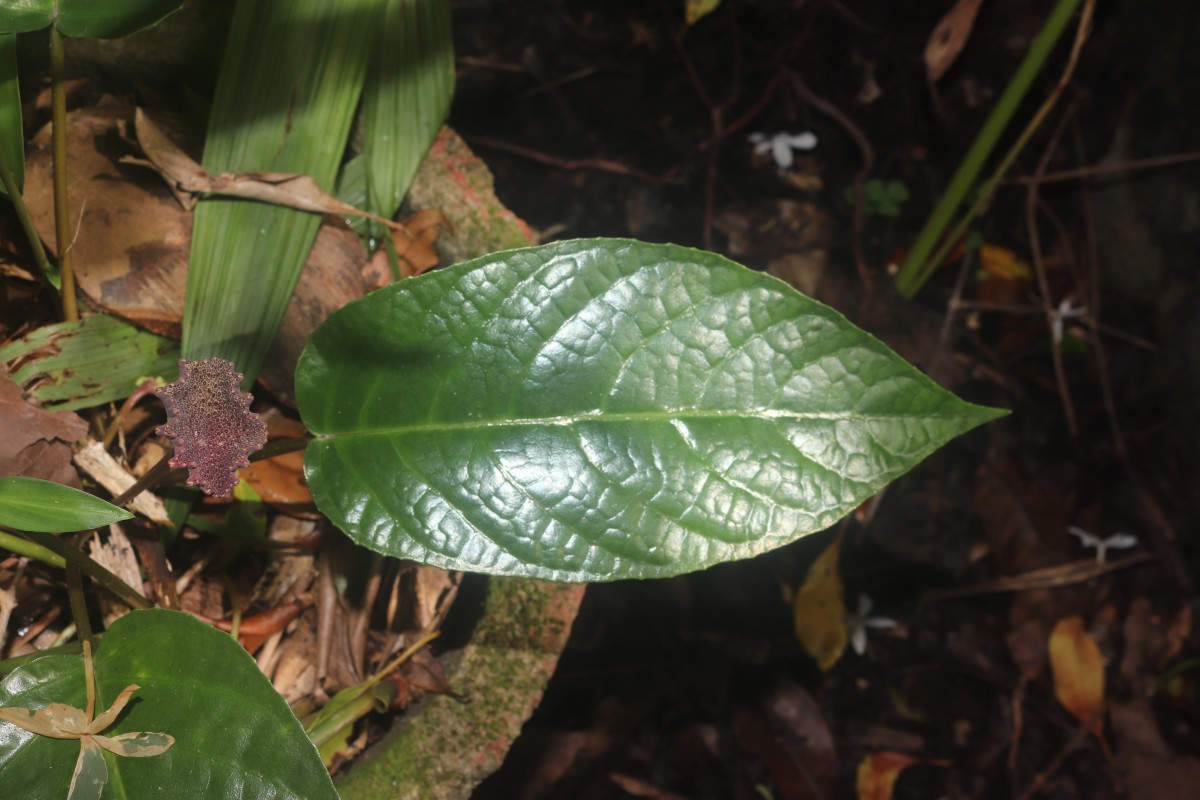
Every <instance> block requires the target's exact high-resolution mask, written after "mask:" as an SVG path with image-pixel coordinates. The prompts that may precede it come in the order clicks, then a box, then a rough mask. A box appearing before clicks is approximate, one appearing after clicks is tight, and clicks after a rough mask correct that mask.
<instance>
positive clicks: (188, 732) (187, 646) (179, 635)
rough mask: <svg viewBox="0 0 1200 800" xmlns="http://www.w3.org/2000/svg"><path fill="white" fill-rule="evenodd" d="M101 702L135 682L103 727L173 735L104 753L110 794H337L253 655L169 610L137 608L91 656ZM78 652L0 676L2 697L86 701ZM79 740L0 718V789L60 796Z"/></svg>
mask: <svg viewBox="0 0 1200 800" xmlns="http://www.w3.org/2000/svg"><path fill="white" fill-rule="evenodd" d="M95 669H96V691H97V698H96V700H97V702H96V705H97V707H98V708H106V707H107V706H108V705H109V704H110V703H111V702H112V701H113V699H114V698H115V697H116V696H117V695H118V694H119V693H120V692H121V691H122V690H123V689H124V688H125V687H126V686H128V685H130V684H137V685H138V686H139V687H140V688H139V689H138V690H137V693H136V695H135V696H134V702H132V703H130V704H129V706H128V707H127V708H126V710H125V712H124V713H123V715H122V716H121V717H120V718H119V720H118V721H117V722H116V724H115V725H113V726H112V727H111V728H109V729H107V730H106V731H105V732H104V733H105V735H111V736H115V735H118V734H121V733H127V732H131V731H153V732H161V733H166V734H169V735H171V736H173V737H175V744H174V746H172V747H171V749H170V750H168V751H166V752H165V753H163V754H162V755H157V756H154V757H152V758H122V757H117V756H114V755H112V754H110V753H107V752H105V753H104V756H103V757H104V759H105V760H106V761H107V762H108V774H109V780H108V784H107V785H106V786H105V790H104V795H103V796H104V797H106V798H134V797H145V798H165V797H187V798H210V797H211V798H227V797H302V798H306V799H308V798H312V799H313V800H315V799H316V798H336V797H337V794H336V793H335V792H334V789H333V783H332V782H331V781H330V779H329V774H328V773H327V772H326V771H325V767H324V765H323V764H322V763H321V757H320V755H318V753H317V750H316V748H315V747H314V746H313V744H312V742H311V741H309V739H308V736H306V735H305V733H304V729H303V728H302V727H301V726H300V723H299V722H298V721H297V720H296V718H295V717H294V716H293V715H292V712H291V709H289V708H288V705H287V702H286V701H285V700H284V699H283V698H282V697H281V696H280V695H279V693H278V692H276V691H275V689H274V688H273V687H272V686H271V683H270V681H268V680H267V679H266V678H265V677H264V676H263V674H262V672H261V671H260V670H259V669H258V666H257V665H256V664H255V663H254V659H252V658H251V657H250V656H249V654H247V653H246V651H245V650H243V649H242V647H241V646H240V645H239V644H238V643H237V642H235V641H234V640H233V639H232V638H230V636H229V635H228V634H224V633H222V632H220V631H218V630H216V629H214V628H211V627H209V626H207V625H205V624H203V623H201V622H197V621H196V620H195V619H193V618H192V617H191V616H189V615H187V614H183V613H180V612H176V611H165V610H162V609H150V610H146V611H134V612H131V613H129V614H127V615H125V616H124V617H122V618H121V619H119V620H117V621H116V622H114V623H113V625H112V627H111V628H110V629H109V631H108V632H107V633H106V634H105V636H104V640H103V641H102V643H101V645H100V648H99V650H98V651H97V653H96V656H95ZM84 702H85V698H84V676H83V660H82V659H81V658H79V657H78V656H44V657H42V658H38V659H36V660H34V661H32V662H30V663H29V664H27V665H26V666H23V667H20V668H18V669H16V670H14V671H13V672H12V673H10V674H9V675H8V676H7V677H6V678H5V680H4V681H3V683H0V706H3V707H13V706H20V707H24V708H31V709H34V708H42V707H44V706H46V705H47V704H49V703H66V704H68V705H71V706H75V707H77V708H83V707H84ZM78 755H79V742H78V741H76V740H71V739H49V738H47V737H44V736H36V735H34V734H32V733H29V732H28V731H24V730H22V729H20V728H17V727H16V726H14V725H10V724H8V723H4V722H0V786H3V787H4V796H5V797H13V798H17V797H29V798H33V797H37V798H43V797H44V798H59V797H66V796H67V786H68V784H69V783H70V780H71V770H72V767H73V765H74V764H75V760H76V758H77V757H78Z"/></svg>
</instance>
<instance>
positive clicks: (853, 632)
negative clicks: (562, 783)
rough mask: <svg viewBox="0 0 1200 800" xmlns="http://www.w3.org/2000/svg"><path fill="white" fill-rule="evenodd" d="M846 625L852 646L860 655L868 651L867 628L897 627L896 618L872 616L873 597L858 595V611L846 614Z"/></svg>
mask: <svg viewBox="0 0 1200 800" xmlns="http://www.w3.org/2000/svg"><path fill="white" fill-rule="evenodd" d="M846 627H847V628H849V629H850V646H851V647H852V648H854V652H855V653H858V654H859V655H860V656H861V655H862V654H863V653H865V652H867V630H868V629H869V628H874V629H876V630H883V629H889V628H894V627H896V620H894V619H889V618H887V617H872V616H871V598H869V597H867V596H866V595H865V594H860V595H859V596H858V611H857V612H855V613H851V614H847V615H846Z"/></svg>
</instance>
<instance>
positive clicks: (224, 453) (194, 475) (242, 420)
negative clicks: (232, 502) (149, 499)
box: [155, 358, 267, 497]
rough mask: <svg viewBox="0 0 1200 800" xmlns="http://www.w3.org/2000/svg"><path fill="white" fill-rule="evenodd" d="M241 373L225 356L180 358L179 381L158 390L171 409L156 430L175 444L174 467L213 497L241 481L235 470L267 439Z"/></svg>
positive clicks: (265, 429) (172, 459)
mask: <svg viewBox="0 0 1200 800" xmlns="http://www.w3.org/2000/svg"><path fill="white" fill-rule="evenodd" d="M241 383H242V375H241V373H239V372H238V371H237V370H235V369H234V368H233V364H231V363H230V362H228V361H226V360H225V359H223V358H206V359H203V360H201V361H190V360H188V359H186V358H185V359H181V360H180V361H179V380H177V381H175V382H174V383H170V384H167V385H166V386H163V387H161V388H160V389H158V390H157V391H156V392H155V394H157V395H158V396H159V397H160V398H162V401H163V405H164V406H166V407H167V422H166V424H164V425H159V426H158V432H159V433H160V434H162V435H164V436H169V437H170V438H171V439H172V440H173V441H174V442H175V455H174V456H172V457H171V462H170V463H171V466H172V467H187V469H188V479H187V482H188V483H189V484H191V485H193V486H199V487H200V488H201V489H203V490H204V491H205V492H207V493H208V494H211V495H213V496H214V497H225V496H227V495H228V494H229V493H230V492H231V491H233V487H234V486H236V485H237V482H238V477H237V471H238V469H240V468H241V467H244V466H247V465H248V464H249V463H250V462H249V460H248V459H247V456H249V455H250V454H251V453H253V452H254V451H256V450H259V449H261V448H262V446H263V445H265V444H266V443H267V423H266V422H264V421H263V419H262V417H260V416H259V415H258V414H255V413H254V412H253V411H251V410H250V400H251V398H250V395H248V394H246V393H245V392H243V391H242V390H241Z"/></svg>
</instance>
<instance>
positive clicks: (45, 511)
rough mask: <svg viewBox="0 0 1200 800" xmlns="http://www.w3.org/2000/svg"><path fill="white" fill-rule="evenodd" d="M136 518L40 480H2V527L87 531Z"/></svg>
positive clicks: (58, 485) (98, 501) (99, 501)
mask: <svg viewBox="0 0 1200 800" xmlns="http://www.w3.org/2000/svg"><path fill="white" fill-rule="evenodd" d="M132 517H133V515H132V514H130V513H129V512H128V511H126V510H125V509H123V508H118V507H117V506H114V505H113V504H112V503H106V502H104V501H103V500H101V499H100V498H99V497H95V496H93V495H90V494H88V493H87V492H81V491H79V490H78V489H72V488H71V487H70V486H63V485H62V484H61V483H54V482H53V481H43V480H40V479H38V478H26V477H13V478H0V525H3V526H4V527H6V528H15V529H17V530H19V531H42V532H44V533H64V532H67V531H86V530H89V529H91V528H99V527H100V526H102V525H108V524H109V523H112V522H120V521H121V520H123V519H130V518H132Z"/></svg>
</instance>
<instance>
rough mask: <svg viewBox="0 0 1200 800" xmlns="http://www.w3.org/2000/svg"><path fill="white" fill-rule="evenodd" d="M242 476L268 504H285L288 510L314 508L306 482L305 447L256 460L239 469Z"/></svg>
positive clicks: (284, 506) (285, 508)
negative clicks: (303, 449) (302, 449)
mask: <svg viewBox="0 0 1200 800" xmlns="http://www.w3.org/2000/svg"><path fill="white" fill-rule="evenodd" d="M238 475H240V476H241V477H242V478H244V479H245V480H246V481H247V482H249V484H250V486H251V487H252V488H253V489H254V491H255V492H256V493H257V494H258V496H259V497H260V498H261V499H262V501H263V502H264V503H268V504H269V505H272V506H282V507H283V510H285V511H307V510H311V509H312V508H313V507H314V506H313V498H312V494H311V493H310V492H309V491H308V484H307V483H305V481H304V452H303V451H301V450H297V451H295V452H293V453H284V454H283V455H281V456H275V457H274V458H266V459H263V460H262V461H255V462H252V463H251V464H250V466H248V467H242V468H241V469H240V470H238Z"/></svg>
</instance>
